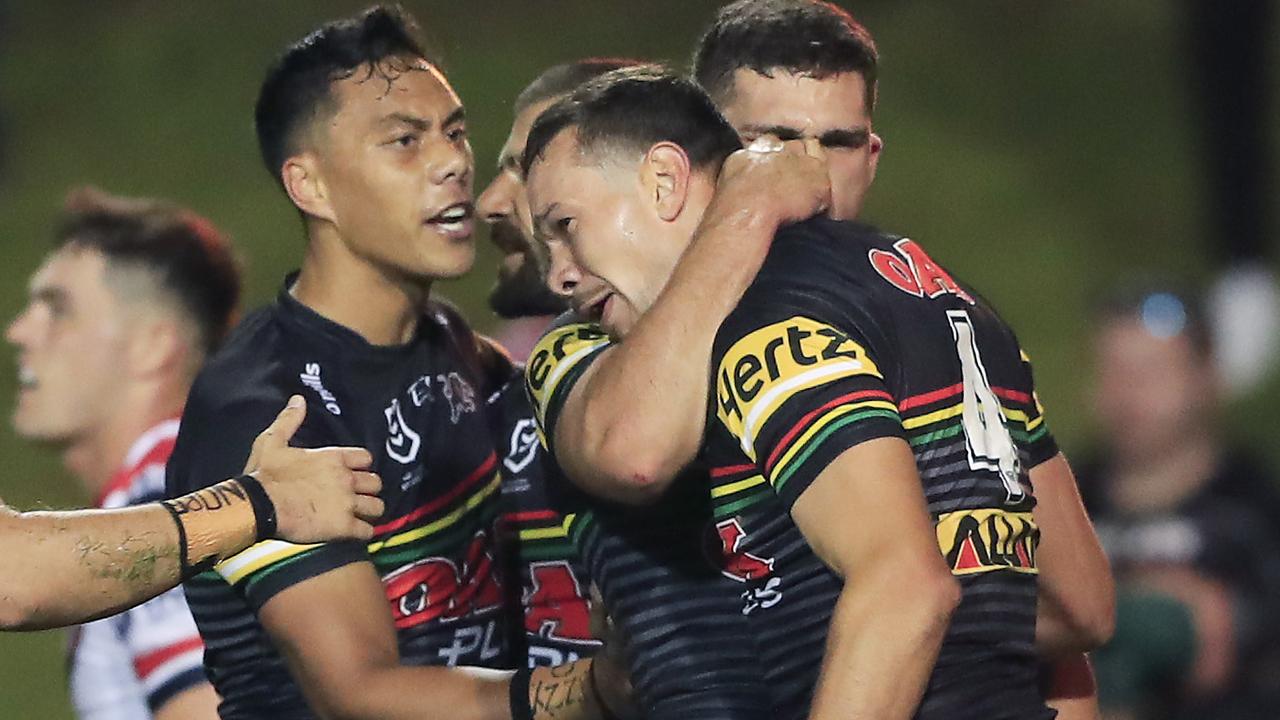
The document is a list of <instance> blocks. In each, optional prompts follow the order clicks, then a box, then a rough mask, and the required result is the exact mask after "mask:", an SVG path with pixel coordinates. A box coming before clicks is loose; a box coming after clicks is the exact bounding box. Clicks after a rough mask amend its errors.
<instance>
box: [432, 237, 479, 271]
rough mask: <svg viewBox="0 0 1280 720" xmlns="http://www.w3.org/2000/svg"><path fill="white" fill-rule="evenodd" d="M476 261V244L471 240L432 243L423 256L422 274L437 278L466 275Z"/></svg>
mask: <svg viewBox="0 0 1280 720" xmlns="http://www.w3.org/2000/svg"><path fill="white" fill-rule="evenodd" d="M475 262H476V246H475V244H474V243H471V242H448V243H432V247H431V249H430V251H429V252H428V253H427V256H426V257H424V258H423V263H422V265H423V269H424V270H425V272H423V273H422V274H423V275H425V276H427V277H430V278H434V279H437V280H452V279H454V278H459V277H462V276H463V275H466V274H467V273H468V272H469V271H470V270H471V266H472V265H474V264H475Z"/></svg>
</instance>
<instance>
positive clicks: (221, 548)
mask: <svg viewBox="0 0 1280 720" xmlns="http://www.w3.org/2000/svg"><path fill="white" fill-rule="evenodd" d="M230 482H234V481H230ZM226 487H227V486H224V485H219V486H215V488H224V489H225V488H226ZM211 492H215V489H214V488H210V489H206V490H202V491H200V492H199V493H192V494H191V495H187V496H184V497H183V498H179V499H178V500H176V501H171V502H177V503H182V504H183V507H186V508H188V511H187V512H185V513H183V514H182V517H183V523H184V526H185V530H186V541H187V542H186V550H187V559H188V563H189V564H191V565H197V564H200V563H201V562H207V561H208V559H210V558H222V557H226V556H229V555H232V554H234V553H236V552H239V551H240V550H243V549H244V548H246V547H248V546H249V545H251V544H252V543H253V541H254V540H255V528H256V523H255V519H254V514H253V508H252V507H251V505H250V504H249V502H248V501H247V500H245V499H243V498H242V497H240V496H237V495H236V494H234V493H232V492H218V493H217V497H218V499H219V502H218V503H214V502H204V501H203V500H202V497H203V496H206V495H207V494H208V493H211ZM215 504H216V507H212V508H210V506H211V505H215ZM2 512H3V515H0V538H3V539H2V540H0V546H3V547H4V552H3V553H0V578H4V580H3V585H0V627H2V628H3V629H5V630H39V629H45V628H50V627H58V626H62V625H70V624H74V623H79V622H85V621H87V620H90V619H93V618H98V617H104V616H107V615H113V614H115V613H117V612H120V611H122V610H124V609H126V608H128V607H131V606H133V605H137V604H138V603H141V602H144V601H146V600H149V599H150V598H152V597H155V596H156V595H159V594H160V593H162V592H164V591H166V590H168V589H169V588H172V587H174V586H175V585H177V584H178V583H179V582H180V581H181V577H182V570H183V569H182V566H181V558H182V548H181V546H180V545H179V537H178V528H177V525H176V524H175V522H174V519H173V517H172V516H171V514H170V513H169V511H168V510H166V509H165V508H164V507H162V506H161V505H160V503H150V504H148V505H143V506H139V507H132V508H124V509H120V510H77V511H68V512H29V513H21V514H19V513H14V512H12V511H9V510H7V509H5V510H3V511H2Z"/></svg>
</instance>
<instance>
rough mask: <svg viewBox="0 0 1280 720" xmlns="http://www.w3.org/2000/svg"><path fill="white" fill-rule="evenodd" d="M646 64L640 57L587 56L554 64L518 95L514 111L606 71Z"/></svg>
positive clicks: (571, 88)
mask: <svg viewBox="0 0 1280 720" xmlns="http://www.w3.org/2000/svg"><path fill="white" fill-rule="evenodd" d="M644 64H645V63H644V62H643V61H641V60H630V59H627V58H584V59H582V60H578V61H576V62H569V63H561V64H559V65H552V66H551V67H549V68H547V69H546V70H543V71H542V74H541V75H539V76H538V77H536V78H534V79H533V82H531V83H529V84H528V85H527V86H525V88H524V89H523V90H521V91H520V94H519V95H517V96H516V102H515V114H516V115H519V114H520V113H522V112H524V111H525V110H528V109H529V108H530V107H532V106H534V105H537V104H538V103H540V102H544V101H546V100H550V99H552V98H557V97H560V96H561V95H568V94H569V93H570V92H572V91H573V90H574V89H576V88H577V87H578V86H579V85H581V84H583V83H584V82H586V81H588V80H593V79H595V78H598V77H600V76H601V75H603V74H605V73H607V72H610V71H613V70H620V69H622V68H625V67H633V66H636V65H644Z"/></svg>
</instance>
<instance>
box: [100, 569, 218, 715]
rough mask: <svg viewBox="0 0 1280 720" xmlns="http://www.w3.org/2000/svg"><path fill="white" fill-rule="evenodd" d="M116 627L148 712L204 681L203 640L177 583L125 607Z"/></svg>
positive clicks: (157, 708) (154, 710)
mask: <svg viewBox="0 0 1280 720" xmlns="http://www.w3.org/2000/svg"><path fill="white" fill-rule="evenodd" d="M116 627H117V628H118V629H119V632H120V635H121V639H122V640H123V641H124V644H125V647H127V648H128V652H129V657H130V659H131V661H132V662H133V671H134V674H135V675H136V676H137V678H138V682H139V683H140V684H141V686H142V690H143V693H144V694H145V696H146V700H147V705H148V707H150V708H151V711H152V712H156V711H157V710H159V709H160V708H161V707H163V706H164V704H165V703H167V702H168V701H169V700H171V699H173V697H174V696H176V695H178V694H179V693H181V692H183V691H186V690H189V689H191V688H193V687H196V686H198V685H201V684H203V683H205V682H207V680H206V679H205V676H204V643H203V642H202V641H201V640H200V633H199V631H198V630H197V629H196V624H195V621H194V620H192V619H191V610H190V609H188V608H187V601H186V597H185V596H184V595H183V594H182V590H181V589H180V588H173V589H172V590H169V591H168V592H166V593H163V594H161V595H158V596H156V597H154V598H152V599H151V600H149V601H147V602H145V603H143V604H142V605H139V606H137V607H135V608H133V609H132V610H129V611H127V612H126V613H125V614H124V615H123V616H121V617H120V618H118V622H117V623H116Z"/></svg>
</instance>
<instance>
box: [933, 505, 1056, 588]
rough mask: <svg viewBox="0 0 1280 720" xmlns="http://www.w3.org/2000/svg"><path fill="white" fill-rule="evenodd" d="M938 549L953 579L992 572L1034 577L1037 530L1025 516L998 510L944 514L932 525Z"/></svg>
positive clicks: (1038, 541) (1038, 536)
mask: <svg viewBox="0 0 1280 720" xmlns="http://www.w3.org/2000/svg"><path fill="white" fill-rule="evenodd" d="M935 528H936V530H937V533H938V547H939V548H940V549H941V550H942V554H943V556H944V557H946V559H947V564H948V565H950V566H951V573H952V574H953V575H971V574H974V573H984V572H992V571H994V570H1012V571H1014V572H1020V573H1029V574H1035V573H1038V572H1039V570H1038V569H1037V568H1036V549H1037V548H1038V547H1039V546H1040V528H1038V527H1037V526H1036V523H1035V520H1034V519H1033V518H1032V516H1031V513H1029V512H1006V511H1004V510H1000V509H998V508H983V509H980V510H958V511H956V512H949V513H944V514H943V515H941V516H940V517H939V518H938V522H937V524H936V525H935Z"/></svg>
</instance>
